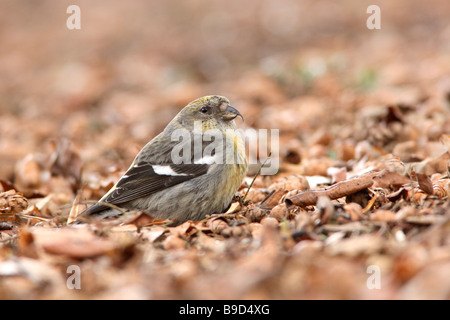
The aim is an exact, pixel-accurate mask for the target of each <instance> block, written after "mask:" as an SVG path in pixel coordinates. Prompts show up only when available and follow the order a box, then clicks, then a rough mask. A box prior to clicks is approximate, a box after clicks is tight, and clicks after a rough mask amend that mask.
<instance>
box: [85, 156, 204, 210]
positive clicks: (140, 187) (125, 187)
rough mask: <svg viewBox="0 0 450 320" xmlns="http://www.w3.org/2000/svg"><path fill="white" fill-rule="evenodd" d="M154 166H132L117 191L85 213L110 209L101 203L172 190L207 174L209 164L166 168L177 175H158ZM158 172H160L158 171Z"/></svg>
mask: <svg viewBox="0 0 450 320" xmlns="http://www.w3.org/2000/svg"><path fill="white" fill-rule="evenodd" d="M153 166H154V165H152V164H148V163H144V164H142V163H140V164H139V165H135V166H132V167H131V168H130V169H128V171H127V172H126V173H125V174H124V175H123V177H122V178H121V179H120V180H119V181H118V182H117V184H116V186H115V189H114V190H113V191H111V192H110V193H109V194H108V195H107V196H106V197H105V198H104V199H102V200H101V202H100V203H96V204H94V205H93V206H91V207H89V208H87V209H86V210H85V212H84V213H86V214H93V213H96V212H100V211H103V210H106V209H108V208H109V207H107V206H104V205H102V204H101V203H102V202H103V203H110V204H113V205H120V204H122V203H125V202H128V201H132V200H135V199H139V198H142V197H146V196H149V195H151V194H153V193H155V192H159V191H162V190H164V189H167V188H170V187H172V186H174V185H177V184H179V183H181V182H185V181H188V180H190V179H193V178H196V177H199V176H201V175H203V174H206V172H207V171H208V168H209V165H207V164H167V165H158V166H159V167H162V166H166V167H167V168H170V170H171V171H173V172H174V173H175V174H174V175H170V174H158V173H156V172H155V170H154V167H153ZM157 171H158V170H157Z"/></svg>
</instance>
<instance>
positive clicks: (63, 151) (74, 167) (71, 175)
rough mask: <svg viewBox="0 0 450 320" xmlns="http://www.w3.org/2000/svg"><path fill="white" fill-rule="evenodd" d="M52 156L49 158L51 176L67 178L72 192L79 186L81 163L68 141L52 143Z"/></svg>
mask: <svg viewBox="0 0 450 320" xmlns="http://www.w3.org/2000/svg"><path fill="white" fill-rule="evenodd" d="M52 147H53V150H54V151H53V154H52V155H51V157H50V163H51V165H50V172H51V174H52V175H62V176H64V177H66V178H68V179H69V180H70V181H71V183H72V186H73V188H74V191H75V190H77V189H78V188H79V186H80V181H81V171H82V167H83V164H82V161H81V158H80V156H79V155H78V153H77V152H75V151H74V149H73V147H72V143H71V142H70V141H69V140H68V139H64V138H62V139H58V140H57V141H52Z"/></svg>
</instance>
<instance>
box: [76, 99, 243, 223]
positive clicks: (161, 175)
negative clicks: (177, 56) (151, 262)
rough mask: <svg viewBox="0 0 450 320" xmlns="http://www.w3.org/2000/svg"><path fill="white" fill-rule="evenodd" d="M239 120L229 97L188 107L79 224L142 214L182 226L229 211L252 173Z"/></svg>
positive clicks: (209, 100) (142, 152) (84, 212)
mask: <svg viewBox="0 0 450 320" xmlns="http://www.w3.org/2000/svg"><path fill="white" fill-rule="evenodd" d="M238 116H239V117H240V118H241V119H242V120H244V118H243V116H242V115H241V113H240V112H239V111H238V110H237V109H235V108H234V107H232V106H231V105H230V101H229V100H228V99H227V98H226V97H223V96H219V95H210V96H204V97H201V98H198V99H196V100H194V101H192V102H190V103H188V104H187V105H186V106H185V107H184V108H183V109H182V110H181V111H180V112H179V113H178V114H177V115H176V116H175V117H174V118H173V119H172V120H171V121H170V122H169V124H168V125H167V126H166V127H165V129H164V130H163V131H162V132H161V133H160V134H158V135H157V136H156V137H154V138H153V139H152V140H150V141H149V142H148V143H147V144H146V145H145V146H144V147H143V148H142V149H141V151H139V153H138V154H137V155H136V157H135V159H134V161H133V162H132V163H131V165H130V167H129V168H128V170H127V171H126V172H125V173H124V174H123V176H122V177H121V178H120V179H119V180H118V181H117V183H116V184H115V185H114V186H113V187H112V188H111V189H110V190H109V191H108V192H107V193H106V194H105V195H104V196H103V197H102V198H101V199H100V200H99V201H98V202H97V203H95V204H94V205H92V206H90V207H88V208H87V209H85V210H84V211H83V212H82V213H81V214H80V216H79V217H80V219H78V220H79V221H82V220H84V219H86V218H89V219H91V218H97V219H105V218H117V217H119V216H121V215H123V214H127V213H128V212H131V211H134V210H138V211H143V212H145V213H146V214H148V215H150V216H151V217H153V218H154V219H163V220H169V221H170V222H169V223H168V226H177V225H179V224H181V223H183V222H185V221H188V220H192V221H199V220H202V219H204V218H205V217H206V216H207V215H210V214H214V213H222V212H225V210H226V209H227V208H228V207H229V206H230V204H231V202H232V199H233V198H234V196H235V194H236V192H237V191H238V188H239V187H240V185H241V183H242V181H243V179H244V177H245V175H246V171H247V158H246V154H245V145H244V140H243V137H242V136H241V134H240V133H239V131H238V129H237V127H236V124H235V121H234V120H235V118H236V117H238ZM212 137H214V139H212Z"/></svg>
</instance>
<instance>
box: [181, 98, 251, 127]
mask: <svg viewBox="0 0 450 320" xmlns="http://www.w3.org/2000/svg"><path fill="white" fill-rule="evenodd" d="M237 116H240V117H241V118H242V119H244V118H243V117H242V115H241V114H240V112H239V111H238V110H236V109H235V108H233V107H232V106H231V105H230V101H229V100H228V99H227V98H225V97H222V96H216V95H214V96H205V97H202V98H198V99H196V100H194V101H192V102H190V103H189V104H188V105H187V106H186V107H184V108H183V110H181V111H180V113H179V114H178V116H177V117H176V118H177V121H179V122H181V123H180V124H182V126H183V127H185V128H193V126H194V123H195V122H196V121H199V122H200V121H201V123H202V127H203V130H208V129H227V128H231V127H233V128H234V121H233V120H234V119H235V118H236V117H237Z"/></svg>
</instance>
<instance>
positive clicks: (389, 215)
mask: <svg viewBox="0 0 450 320" xmlns="http://www.w3.org/2000/svg"><path fill="white" fill-rule="evenodd" d="M395 219H396V216H395V213H394V212H392V211H389V210H381V209H379V210H376V211H375V212H373V213H371V214H370V220H372V221H378V222H392V221H395Z"/></svg>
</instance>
